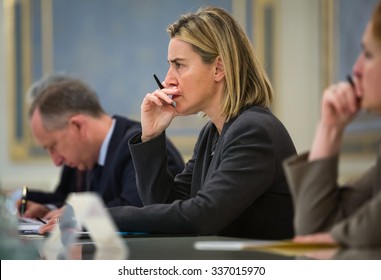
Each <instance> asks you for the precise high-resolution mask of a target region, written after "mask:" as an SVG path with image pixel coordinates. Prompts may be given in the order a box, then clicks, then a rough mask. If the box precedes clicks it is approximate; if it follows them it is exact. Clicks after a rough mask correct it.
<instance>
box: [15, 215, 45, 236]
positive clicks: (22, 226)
mask: <svg viewBox="0 0 381 280" xmlns="http://www.w3.org/2000/svg"><path fill="white" fill-rule="evenodd" d="M42 225H43V223H41V222H40V221H38V220H35V219H30V218H24V217H20V218H18V228H19V233H20V234H39V233H38V231H39V229H40V227H41V226H42Z"/></svg>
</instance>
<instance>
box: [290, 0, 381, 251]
mask: <svg viewBox="0 0 381 280" xmlns="http://www.w3.org/2000/svg"><path fill="white" fill-rule="evenodd" d="M380 74H381V2H379V3H378V5H377V6H376V7H375V9H374V12H373V16H372V18H371V20H370V22H369V23H368V25H367V26H366V28H365V31H364V34H363V38H362V52H361V53H360V54H359V56H358V58H357V60H356V62H355V64H354V66H353V75H354V81H351V80H350V81H349V82H339V83H336V84H333V85H331V86H329V87H328V88H327V89H326V90H325V91H324V94H323V99H322V107H321V119H320V122H319V123H318V126H317V131H316V135H315V139H314V142H313V145H312V149H311V151H310V152H309V153H306V154H303V155H300V156H298V157H292V158H289V159H287V160H286V161H285V164H284V167H285V170H286V173H287V178H288V181H289V184H290V187H291V190H292V194H293V198H294V202H295V211H296V212H295V228H296V234H297V236H296V237H295V239H294V240H295V241H296V242H302V243H306V242H307V243H308V242H313V243H316V242H317V243H327V244H340V245H343V246H351V247H362V246H369V247H372V246H379V245H381V235H380V234H379V229H380V228H381V220H380V215H381V177H380V174H381V162H380V158H381V153H380V150H379V152H378V155H377V156H378V159H377V162H376V164H375V165H374V166H373V167H372V168H370V169H369V170H368V171H367V172H366V173H365V174H364V175H363V176H362V177H360V178H359V179H358V180H357V181H355V182H353V183H350V184H348V185H345V186H338V184H337V177H338V161H339V160H338V158H339V151H340V146H341V143H342V139H343V133H344V130H345V127H346V126H347V125H348V124H349V123H350V122H351V121H352V120H353V119H354V117H355V116H356V114H357V113H358V112H359V111H360V110H361V109H364V110H368V111H371V112H374V113H376V114H380V113H381V79H380Z"/></svg>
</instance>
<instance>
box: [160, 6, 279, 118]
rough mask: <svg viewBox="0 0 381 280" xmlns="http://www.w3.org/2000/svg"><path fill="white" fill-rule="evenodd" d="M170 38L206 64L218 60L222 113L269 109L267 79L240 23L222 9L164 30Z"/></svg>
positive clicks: (206, 10) (201, 12)
mask: <svg viewBox="0 0 381 280" xmlns="http://www.w3.org/2000/svg"><path fill="white" fill-rule="evenodd" d="M167 32H168V33H169V35H170V37H171V38H174V37H176V38H178V39H180V40H182V41H184V42H187V43H189V44H191V45H192V47H193V49H194V50H195V51H196V52H197V53H198V54H199V55H200V56H201V58H202V60H203V61H204V62H205V63H208V64H210V63H212V62H213V61H214V60H215V59H216V58H217V57H218V56H220V57H221V59H222V62H223V65H224V71H225V80H226V84H225V87H224V89H223V94H222V100H221V102H222V114H224V115H226V117H227V118H226V120H227V121H228V120H229V119H231V118H234V117H235V116H237V114H239V112H240V111H241V110H242V109H243V108H244V107H247V106H252V105H256V106H262V107H268V106H270V104H271V102H272V99H273V94H272V88H271V84H270V81H269V79H268V78H267V75H266V73H265V71H264V69H263V67H262V66H261V65H260V64H259V63H258V60H257V58H256V56H255V53H254V49H253V47H252V45H251V43H250V40H249V39H248V37H247V35H246V34H245V32H244V31H243V29H242V27H241V26H240V25H239V23H238V22H237V21H236V20H235V19H234V18H233V17H232V16H231V15H230V14H229V13H228V12H226V11H225V10H223V9H221V8H217V7H211V6H209V7H204V8H200V9H199V10H198V11H197V12H196V13H189V14H185V15H182V16H180V18H179V19H178V20H177V21H176V22H175V23H173V24H171V25H169V26H168V28H167Z"/></svg>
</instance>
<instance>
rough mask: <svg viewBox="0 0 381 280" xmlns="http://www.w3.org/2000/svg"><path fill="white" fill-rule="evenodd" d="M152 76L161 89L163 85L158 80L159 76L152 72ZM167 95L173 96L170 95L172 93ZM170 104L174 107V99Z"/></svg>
mask: <svg viewBox="0 0 381 280" xmlns="http://www.w3.org/2000/svg"><path fill="white" fill-rule="evenodd" d="M153 77H154V79H155V81H156V83H157V85H158V86H159V88H160V89H163V88H164V87H163V85H162V83H161V82H160V80H159V78H158V77H157V76H156V74H153ZM168 97H169V98H171V99H172V97H173V96H172V95H168ZM171 105H172V106H173V107H176V102H175V101H172V103H171Z"/></svg>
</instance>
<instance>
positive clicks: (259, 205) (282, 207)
mask: <svg viewBox="0 0 381 280" xmlns="http://www.w3.org/2000/svg"><path fill="white" fill-rule="evenodd" d="M216 140H218V141H216ZM164 147H165V137H164V134H163V135H161V136H159V137H157V138H155V139H152V140H151V141H147V142H145V143H141V141H140V134H138V135H137V136H134V137H133V138H132V139H131V140H130V150H131V154H132V158H133V161H134V164H135V166H136V171H137V178H138V188H139V192H140V196H141V198H142V200H143V203H144V205H145V207H143V208H136V207H115V208H110V209H109V211H110V213H111V215H112V216H113V218H114V219H115V221H116V224H117V226H118V227H119V228H120V229H121V230H127V231H144V232H151V233H196V234H202V235H208V234H219V235H227V236H241V237H252V238H266V239H281V238H290V237H292V236H293V227H292V219H293V208H292V201H291V195H290V193H289V190H288V187H287V184H286V179H285V176H284V173H283V169H282V161H283V160H284V159H285V158H286V157H288V156H290V155H292V154H294V153H295V148H294V145H293V143H292V140H291V138H290V136H289V134H288V132H287V131H286V129H285V128H284V126H283V125H282V124H281V122H280V121H279V120H278V119H276V117H275V116H274V115H273V114H272V113H271V112H270V111H269V110H267V109H264V108H261V107H252V108H248V109H247V110H244V111H243V112H242V113H241V114H240V115H239V116H238V117H236V118H235V119H232V120H230V121H229V122H228V123H226V124H225V125H224V127H223V131H222V133H221V135H220V136H219V138H218V133H217V130H216V127H215V126H214V124H213V123H208V124H207V125H206V126H205V127H204V128H203V129H202V131H201V133H200V135H199V138H198V141H197V143H196V146H195V149H194V154H193V157H192V159H191V160H190V161H189V162H188V163H187V164H186V167H185V169H184V171H183V172H182V173H181V174H178V175H177V176H176V177H175V178H173V176H172V175H171V174H169V173H168V172H166V165H165V160H164V159H165V152H164V151H165V148H164ZM212 154H213V155H212Z"/></svg>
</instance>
